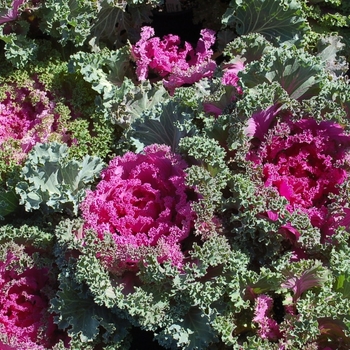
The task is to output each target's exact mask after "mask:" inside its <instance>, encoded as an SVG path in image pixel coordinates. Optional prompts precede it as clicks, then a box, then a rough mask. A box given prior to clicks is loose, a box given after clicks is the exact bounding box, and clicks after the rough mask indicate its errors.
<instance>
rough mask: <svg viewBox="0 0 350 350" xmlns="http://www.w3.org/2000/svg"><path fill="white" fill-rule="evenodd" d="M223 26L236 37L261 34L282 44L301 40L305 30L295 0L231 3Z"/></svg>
mask: <svg viewBox="0 0 350 350" xmlns="http://www.w3.org/2000/svg"><path fill="white" fill-rule="evenodd" d="M222 23H223V24H224V25H226V26H230V27H234V28H235V30H236V32H237V33H238V34H239V35H245V34H249V33H261V34H263V35H264V36H265V37H267V38H268V39H269V40H276V39H279V40H281V41H296V40H298V39H300V38H301V36H302V34H303V32H304V31H305V29H304V28H305V27H306V20H305V19H304V18H303V17H302V13H301V7H300V4H299V2H298V1H297V0H280V1H278V0H245V1H242V0H231V2H230V5H229V7H228V9H227V11H226V12H225V14H224V15H223V18H222Z"/></svg>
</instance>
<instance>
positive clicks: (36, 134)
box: [0, 76, 69, 163]
mask: <svg viewBox="0 0 350 350" xmlns="http://www.w3.org/2000/svg"><path fill="white" fill-rule="evenodd" d="M27 79H28V80H27V82H26V84H23V85H22V86H21V85H18V84H16V83H15V84H8V83H5V84H2V86H1V94H2V98H1V102H0V108H1V115H0V122H1V125H2V127H1V131H0V147H1V151H2V152H4V153H6V154H7V157H8V161H10V159H11V160H14V161H15V162H17V163H21V162H22V161H23V159H24V158H25V156H26V154H27V153H28V152H29V151H30V150H31V149H32V148H33V146H34V145H35V144H36V143H38V142H47V141H48V140H49V139H57V140H60V141H68V139H69V136H68V135H67V134H66V130H65V129H64V128H63V127H62V126H60V124H61V123H60V112H59V110H58V105H57V104H56V102H55V100H54V98H53V96H52V94H51V93H50V92H49V91H47V90H45V88H44V86H43V84H42V83H41V82H40V81H39V80H38V78H37V77H35V76H34V77H31V78H30V77H28V78H27Z"/></svg>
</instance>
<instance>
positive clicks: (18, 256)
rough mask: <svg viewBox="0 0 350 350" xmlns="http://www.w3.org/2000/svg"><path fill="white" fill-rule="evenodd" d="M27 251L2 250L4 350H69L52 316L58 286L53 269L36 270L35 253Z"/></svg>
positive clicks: (7, 247) (14, 247) (0, 296)
mask: <svg viewBox="0 0 350 350" xmlns="http://www.w3.org/2000/svg"><path fill="white" fill-rule="evenodd" d="M23 248H24V247H23V246H22V247H21V246H18V245H16V244H14V243H13V244H3V246H2V260H1V262H0V266H1V268H0V271H1V277H0V281H1V282H0V299H1V307H0V322H1V325H0V329H1V336H0V347H1V348H3V347H4V348H6V349H28V348H31V349H37V350H39V349H48V348H52V347H54V346H55V345H56V344H58V342H61V345H63V344H65V346H64V348H68V347H69V338H68V336H67V334H66V333H65V332H62V331H61V330H59V329H58V327H57V325H55V323H54V315H53V314H52V313H51V312H50V298H51V297H52V296H53V294H54V293H55V290H54V286H55V285H56V280H55V276H54V275H53V274H52V273H50V269H52V266H49V265H48V266H44V265H43V266H35V265H33V266H32V264H33V262H31V261H30V260H33V258H32V256H33V253H31V254H26V253H25V251H24V249H23ZM1 342H2V343H1ZM4 344H8V345H9V347H5V345H4Z"/></svg>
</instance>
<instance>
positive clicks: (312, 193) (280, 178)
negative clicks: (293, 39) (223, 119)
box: [246, 106, 350, 242]
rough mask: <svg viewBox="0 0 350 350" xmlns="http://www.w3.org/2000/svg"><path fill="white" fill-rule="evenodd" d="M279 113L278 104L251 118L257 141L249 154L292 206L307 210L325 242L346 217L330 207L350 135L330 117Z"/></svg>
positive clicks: (343, 170)
mask: <svg viewBox="0 0 350 350" xmlns="http://www.w3.org/2000/svg"><path fill="white" fill-rule="evenodd" d="M278 114H279V113H278V108H277V107H276V106H274V107H270V108H268V109H267V110H265V111H262V112H258V113H256V114H254V115H253V117H252V118H251V119H249V120H248V127H247V129H246V132H247V134H248V135H249V136H251V137H252V138H254V143H253V145H252V149H251V150H250V151H249V153H248V154H247V159H248V160H250V161H252V162H253V163H254V164H255V165H256V166H257V167H258V166H261V171H262V176H263V181H264V185H265V186H266V187H268V186H273V187H275V188H277V190H278V193H279V194H280V195H281V196H283V197H285V198H286V199H287V201H288V205H287V206H286V208H287V210H288V211H290V212H294V211H297V212H303V213H305V214H307V216H308V217H309V219H310V222H311V224H312V225H313V226H314V227H318V228H319V229H320V230H321V234H322V236H321V241H322V242H325V240H327V238H329V236H330V235H332V234H333V233H334V230H335V228H336V227H337V226H339V225H342V224H343V223H344V222H347V218H346V213H345V212H344V213H343V215H342V216H339V215H335V214H334V213H331V212H330V211H329V208H330V207H331V203H332V195H337V194H339V186H340V185H341V184H343V183H344V181H345V180H346V179H347V177H348V169H349V164H348V161H349V155H348V152H349V147H350V136H349V135H346V134H344V130H343V128H342V127H341V126H340V125H339V124H336V123H332V122H330V121H323V122H320V123H317V121H316V120H315V119H313V118H311V117H309V118H304V119H300V120H295V118H293V116H292V115H291V114H289V113H283V112H282V113H281V114H282V115H281V116H280V118H278V117H277V116H278ZM277 118H278V120H277ZM293 119H294V120H293ZM299 234H300V233H297V235H299ZM296 238H298V237H296Z"/></svg>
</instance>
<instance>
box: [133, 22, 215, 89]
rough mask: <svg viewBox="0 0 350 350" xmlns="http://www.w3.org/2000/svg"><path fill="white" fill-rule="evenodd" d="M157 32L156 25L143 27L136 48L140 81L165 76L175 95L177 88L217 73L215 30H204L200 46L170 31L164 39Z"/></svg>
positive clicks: (134, 52)
mask: <svg viewBox="0 0 350 350" xmlns="http://www.w3.org/2000/svg"><path fill="white" fill-rule="evenodd" d="M154 35H155V32H154V29H153V28H152V27H148V26H146V27H143V28H142V29H141V39H140V40H139V41H138V42H137V43H136V44H135V45H134V46H133V47H132V55H133V58H134V60H135V61H136V74H137V76H138V79H139V80H140V81H143V80H145V79H147V78H151V77H152V75H155V77H156V78H158V79H159V78H162V79H163V83H164V86H165V87H166V88H167V89H168V90H169V92H170V93H171V94H173V93H174V90H175V88H177V87H180V86H183V85H185V84H193V83H195V82H197V81H199V80H200V79H202V78H205V77H208V78H211V77H212V76H213V74H214V70H215V69H216V63H215V61H214V60H212V59H211V56H212V55H213V51H212V49H211V46H212V45H213V44H214V42H215V32H214V31H212V30H210V29H203V30H201V33H200V35H201V38H200V39H199V41H198V43H197V46H196V48H193V47H192V45H191V44H190V43H188V42H185V43H184V44H183V43H182V41H181V38H180V37H179V36H177V35H173V34H168V35H165V36H164V37H163V38H162V39H161V38H159V37H154Z"/></svg>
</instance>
